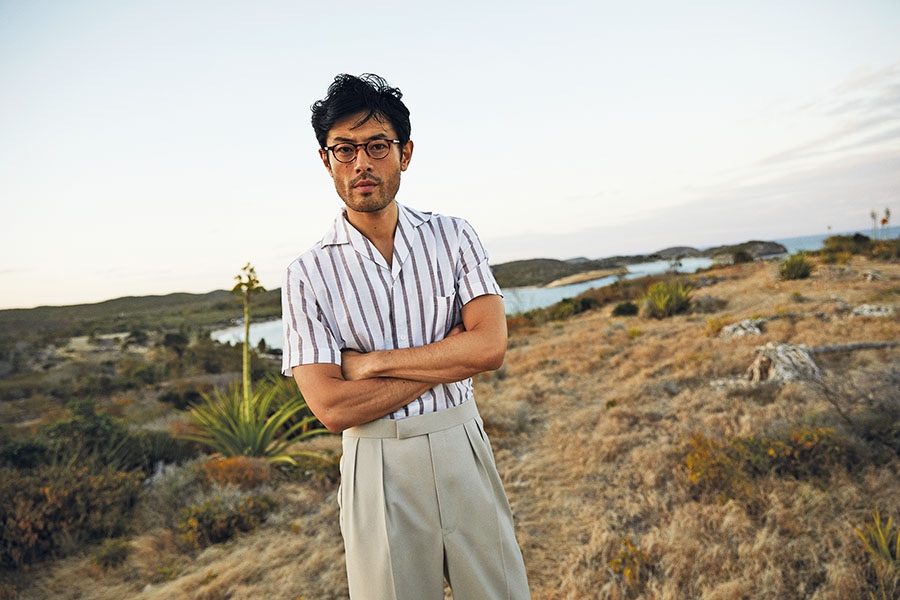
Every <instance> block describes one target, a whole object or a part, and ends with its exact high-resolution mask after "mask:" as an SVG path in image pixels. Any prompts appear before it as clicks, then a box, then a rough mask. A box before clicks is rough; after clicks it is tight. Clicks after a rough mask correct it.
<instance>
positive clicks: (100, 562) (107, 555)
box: [91, 538, 131, 571]
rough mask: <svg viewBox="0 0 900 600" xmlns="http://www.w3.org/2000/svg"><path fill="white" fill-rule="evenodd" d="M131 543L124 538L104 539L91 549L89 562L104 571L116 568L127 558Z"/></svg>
mask: <svg viewBox="0 0 900 600" xmlns="http://www.w3.org/2000/svg"><path fill="white" fill-rule="evenodd" d="M130 551H131V544H129V543H128V540H126V539H124V538H115V539H106V540H103V543H102V544H100V545H99V546H97V547H95V548H94V549H93V550H92V551H91V562H92V563H94V564H95V565H97V566H98V567H100V568H101V569H102V570H104V571H109V570H112V569H118V568H119V567H121V566H122V565H123V564H125V561H126V560H128V554H129V553H130Z"/></svg>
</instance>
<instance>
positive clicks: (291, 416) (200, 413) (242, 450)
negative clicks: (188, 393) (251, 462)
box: [180, 378, 328, 465]
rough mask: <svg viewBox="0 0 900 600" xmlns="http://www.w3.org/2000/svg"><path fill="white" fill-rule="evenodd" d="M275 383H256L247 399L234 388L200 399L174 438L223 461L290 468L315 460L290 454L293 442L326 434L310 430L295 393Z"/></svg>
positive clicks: (306, 410) (310, 419)
mask: <svg viewBox="0 0 900 600" xmlns="http://www.w3.org/2000/svg"><path fill="white" fill-rule="evenodd" d="M281 379H282V378H270V379H268V380H266V381H264V382H262V383H261V384H260V385H258V386H257V389H256V391H255V392H254V393H253V395H252V396H251V397H250V398H249V399H246V398H245V397H244V394H243V393H242V390H241V389H240V388H239V387H237V386H232V387H231V388H229V389H228V390H227V391H224V392H223V391H219V390H216V391H215V392H214V393H212V394H208V395H203V397H202V398H203V399H202V400H201V401H200V402H199V403H197V404H195V405H194V406H192V407H191V408H190V410H189V416H190V425H191V429H190V430H189V431H188V432H185V433H183V434H180V437H182V438H184V439H188V440H193V441H195V442H199V443H200V444H203V445H205V446H207V447H209V448H211V449H213V450H214V451H216V452H219V453H221V454H222V455H223V456H226V457H231V456H253V457H259V458H265V459H266V460H268V461H269V462H271V463H275V464H289V465H296V464H297V461H296V459H295V457H297V456H312V457H316V456H318V455H317V454H316V453H314V452H308V451H297V450H291V446H292V445H293V444H294V443H296V442H299V441H300V440H303V439H306V438H309V437H312V436H314V435H318V434H321V433H328V430H327V429H324V428H322V427H317V426H316V422H317V421H316V417H315V416H314V415H313V414H312V413H310V411H309V408H308V407H307V405H306V401H305V400H304V399H303V397H302V396H301V395H300V392H299V391H297V390H296V389H294V390H293V391H291V392H290V393H289V394H288V395H286V390H287V389H288V387H287V385H286V384H284V383H283V382H282V381H281Z"/></svg>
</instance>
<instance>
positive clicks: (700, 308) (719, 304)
mask: <svg viewBox="0 0 900 600" xmlns="http://www.w3.org/2000/svg"><path fill="white" fill-rule="evenodd" d="M727 305H728V300H723V299H722V298H716V297H714V296H711V295H709V294H704V295H703V296H700V297H699V298H697V299H695V300H694V301H693V310H694V312H696V313H715V312H719V311H720V310H722V309H723V308H725V307H726V306H727Z"/></svg>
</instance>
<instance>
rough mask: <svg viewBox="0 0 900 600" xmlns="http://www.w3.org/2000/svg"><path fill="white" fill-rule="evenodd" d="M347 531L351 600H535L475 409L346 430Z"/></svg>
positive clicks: (343, 500)
mask: <svg viewBox="0 0 900 600" xmlns="http://www.w3.org/2000/svg"><path fill="white" fill-rule="evenodd" d="M343 452H344V454H343V456H342V457H341V487H340V490H339V492H338V502H339V503H340V506H341V533H342V535H343V537H344V547H345V550H346V559H347V578H348V581H349V584H350V597H351V598H352V599H353V600H441V599H442V598H443V597H444V591H443V590H444V578H445V577H446V579H447V581H448V583H449V584H450V588H451V589H452V591H453V598H454V600H525V599H528V598H530V597H531V596H530V593H529V591H528V581H527V578H526V575H525V565H524V562H523V561H522V553H521V552H520V550H519V546H518V544H517V543H516V539H515V534H514V531H513V520H512V513H511V511H510V508H509V502H508V501H507V498H506V492H505V491H504V490H503V485H502V484H501V483H500V477H499V475H498V474H497V468H496V465H495V464H494V455H493V452H492V450H491V447H490V442H489V441H488V439H487V436H486V435H485V433H484V427H483V423H482V421H481V417H480V416H479V415H478V409H477V407H476V406H475V402H474V401H471V400H470V401H468V402H464V403H463V404H461V405H459V406H456V407H454V408H450V409H447V410H442V411H439V412H437V413H433V414H428V415H423V416H420V417H410V418H407V419H401V420H398V421H392V420H386V419H380V420H378V421H373V422H372V423H367V424H366V425H362V426H359V427H353V428H350V429H348V430H346V431H344V435H343Z"/></svg>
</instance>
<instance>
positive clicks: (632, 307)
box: [612, 300, 639, 317]
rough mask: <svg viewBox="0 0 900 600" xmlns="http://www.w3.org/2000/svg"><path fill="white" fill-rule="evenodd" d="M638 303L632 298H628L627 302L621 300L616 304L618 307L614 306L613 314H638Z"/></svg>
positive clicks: (629, 315) (615, 315) (624, 315)
mask: <svg viewBox="0 0 900 600" xmlns="http://www.w3.org/2000/svg"><path fill="white" fill-rule="evenodd" d="M638 311H639V309H638V305H637V304H635V303H634V302H632V301H630V300H626V301H625V302H620V303H619V304H616V307H615V308H613V311H612V314H613V316H614V317H631V316H634V315H636V314H638Z"/></svg>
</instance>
